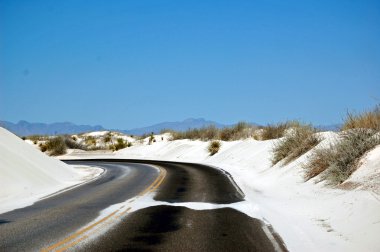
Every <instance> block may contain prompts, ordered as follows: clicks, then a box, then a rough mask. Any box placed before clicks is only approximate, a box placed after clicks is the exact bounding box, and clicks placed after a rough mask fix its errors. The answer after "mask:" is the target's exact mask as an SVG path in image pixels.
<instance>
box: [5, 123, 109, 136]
mask: <svg viewBox="0 0 380 252" xmlns="http://www.w3.org/2000/svg"><path fill="white" fill-rule="evenodd" d="M0 126H1V127H3V128H5V129H7V130H9V131H11V132H13V133H14V134H16V135H18V136H29V135H59V134H75V133H81V132H90V131H101V130H105V129H104V128H103V127H102V126H100V125H96V126H89V125H76V124H73V123H70V122H59V123H51V124H47V123H29V122H27V121H19V122H18V123H11V122H7V121H0Z"/></svg>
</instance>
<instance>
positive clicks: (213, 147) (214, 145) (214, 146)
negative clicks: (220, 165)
mask: <svg viewBox="0 0 380 252" xmlns="http://www.w3.org/2000/svg"><path fill="white" fill-rule="evenodd" d="M221 146H222V144H221V142H220V141H218V140H214V141H211V142H210V143H209V145H208V148H207V150H208V152H209V153H210V156H213V155H215V154H216V153H218V151H219V149H220V147H221Z"/></svg>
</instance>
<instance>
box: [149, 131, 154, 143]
mask: <svg viewBox="0 0 380 252" xmlns="http://www.w3.org/2000/svg"><path fill="white" fill-rule="evenodd" d="M154 142H156V139H155V138H154V134H153V132H152V133H151V134H150V136H149V141H148V144H149V145H151V144H152V143H154Z"/></svg>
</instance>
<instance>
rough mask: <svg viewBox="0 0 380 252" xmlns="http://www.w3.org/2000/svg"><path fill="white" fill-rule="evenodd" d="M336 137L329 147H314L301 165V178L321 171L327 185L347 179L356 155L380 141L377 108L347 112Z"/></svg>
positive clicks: (361, 154) (352, 169)
mask: <svg viewBox="0 0 380 252" xmlns="http://www.w3.org/2000/svg"><path fill="white" fill-rule="evenodd" d="M342 129H344V130H345V131H342V132H340V138H339V140H338V141H336V142H335V143H334V144H333V145H331V146H330V148H326V149H321V150H316V151H315V152H314V153H313V154H312V156H311V158H310V159H309V161H308V162H307V163H306V164H305V165H304V168H305V179H306V180H308V179H311V178H313V177H315V176H317V175H319V174H321V179H322V180H326V181H327V182H328V183H329V184H331V185H337V184H340V183H343V182H344V181H345V180H347V179H348V178H349V177H350V176H351V174H352V173H353V172H354V171H355V170H356V169H357V166H358V162H359V160H360V158H361V157H362V156H363V155H364V154H365V153H366V152H368V151H370V150H371V149H373V148H375V147H376V146H377V145H379V144H380V107H379V106H377V107H376V108H375V109H374V110H372V111H370V112H364V113H362V114H358V115H353V114H348V115H347V118H346V120H345V122H344V124H343V127H342Z"/></svg>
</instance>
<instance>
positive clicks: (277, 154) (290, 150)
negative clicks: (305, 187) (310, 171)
mask: <svg viewBox="0 0 380 252" xmlns="http://www.w3.org/2000/svg"><path fill="white" fill-rule="evenodd" d="M315 133H316V130H315V129H314V128H313V127H312V126H311V125H302V124H300V123H297V124H293V126H292V127H291V128H288V130H287V133H283V134H285V136H284V138H283V139H281V140H279V142H277V143H276V144H275V145H274V148H273V158H272V164H273V165H274V164H276V163H278V162H279V161H281V160H284V164H287V163H289V162H291V161H293V160H295V159H296V158H298V157H300V156H301V155H302V154H304V153H306V152H307V151H309V150H310V149H312V148H313V147H314V146H316V145H317V144H318V143H319V142H320V141H321V139H320V138H319V137H318V136H317V135H316V134H315Z"/></svg>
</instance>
